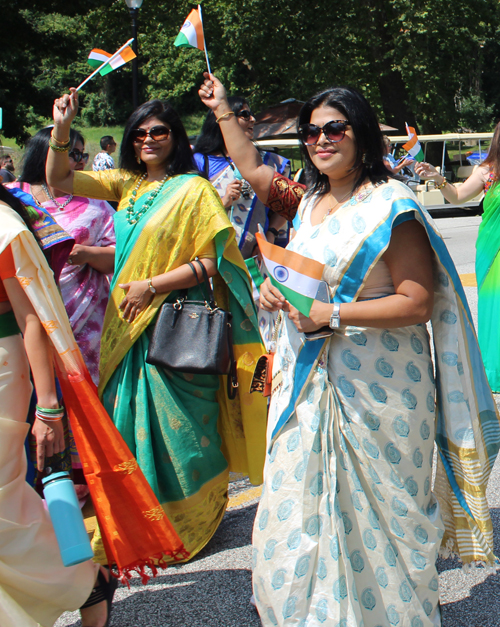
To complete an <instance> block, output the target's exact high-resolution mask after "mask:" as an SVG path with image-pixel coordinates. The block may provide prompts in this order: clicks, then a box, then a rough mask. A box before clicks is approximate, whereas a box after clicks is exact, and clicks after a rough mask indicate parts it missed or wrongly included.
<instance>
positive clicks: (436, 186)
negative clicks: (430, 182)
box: [434, 177, 448, 189]
mask: <svg viewBox="0 0 500 627" xmlns="http://www.w3.org/2000/svg"><path fill="white" fill-rule="evenodd" d="M434 183H435V181H434ZM446 183H448V181H447V180H446V179H445V178H444V177H443V182H442V183H441V185H435V189H443V187H445V186H446Z"/></svg>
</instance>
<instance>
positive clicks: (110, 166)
mask: <svg viewBox="0 0 500 627" xmlns="http://www.w3.org/2000/svg"><path fill="white" fill-rule="evenodd" d="M100 143H101V152H98V153H97V154H96V156H95V157H94V162H93V163H92V170H94V172H97V171H98V170H114V168H115V162H114V160H113V157H112V156H111V154H112V153H113V152H114V151H115V150H116V142H115V140H114V139H113V138H112V137H111V135H104V137H101V142H100Z"/></svg>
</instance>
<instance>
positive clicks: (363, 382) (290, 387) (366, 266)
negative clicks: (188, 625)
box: [200, 76, 500, 627]
mask: <svg viewBox="0 0 500 627" xmlns="http://www.w3.org/2000/svg"><path fill="white" fill-rule="evenodd" d="M210 78H211V80H210V81H208V80H207V81H206V82H205V86H204V87H202V89H201V90H200V95H201V96H202V99H203V100H204V102H205V103H206V104H207V105H209V106H211V107H212V108H213V110H214V111H215V113H216V115H217V116H218V117H219V116H221V115H223V113H224V111H225V105H224V97H223V96H224V94H223V92H222V91H221V86H220V83H218V81H216V79H214V77H212V76H211V77H210ZM227 126H229V122H228V124H227ZM233 126H234V125H233ZM221 128H222V130H223V132H225V130H226V125H225V124H223V125H221ZM230 130H231V133H232V132H233V129H230ZM299 136H300V138H301V140H302V143H303V145H304V152H305V158H306V163H307V173H308V191H307V192H306V194H305V196H304V198H303V200H302V202H301V204H300V206H299V210H298V213H297V216H296V218H295V222H294V227H295V230H296V235H295V237H294V239H293V240H292V241H291V242H290V244H289V246H288V248H289V249H291V250H294V251H296V252H298V253H300V254H301V255H304V256H306V257H310V258H313V259H315V260H317V261H320V262H321V263H324V264H325V270H324V274H323V279H324V280H325V281H326V283H327V284H328V289H329V295H330V301H331V302H330V303H323V302H320V301H318V300H316V301H314V304H313V306H312V309H311V312H310V317H309V318H306V317H305V316H303V315H302V314H300V313H299V312H298V311H297V310H296V309H294V308H293V307H292V306H291V305H290V304H289V303H287V302H286V301H285V299H284V298H283V296H282V295H281V294H280V293H279V291H278V290H276V288H274V287H272V286H271V284H270V283H269V282H268V281H266V282H265V283H264V285H263V287H262V288H261V306H262V307H263V308H264V309H265V310H267V311H276V310H278V309H281V310H282V311H283V313H284V315H283V316H282V323H281V325H280V327H279V329H278V339H277V352H276V356H275V359H274V367H273V383H274V384H276V385H277V387H276V389H275V390H274V392H273V395H272V400H271V405H270V413H269V426H268V456H267V460H266V466H265V475H264V476H265V483H264V490H263V495H262V498H261V501H260V504H259V509H258V512H257V516H256V521H255V527H254V555H253V559H254V570H253V578H254V594H255V598H256V603H257V608H258V610H259V614H260V616H261V619H262V623H263V625H265V626H266V627H267V626H275V625H279V626H280V627H282V626H287V627H288V626H290V627H291V626H292V625H293V626H296V627H317V626H320V625H328V626H332V627H362V626H364V627H390V626H398V627H431V626H439V625H440V624H441V618H440V611H439V592H438V573H437V570H436V566H435V562H436V558H437V556H438V552H439V549H440V548H441V549H442V550H444V551H445V552H447V553H448V554H449V553H450V552H451V553H455V554H457V555H459V556H460V558H461V559H462V561H463V562H464V563H478V562H479V563H484V564H491V565H492V564H493V563H494V561H495V556H494V554H493V538H492V525H491V519H490V516H489V510H488V505H487V501H486V496H485V491H486V484H487V479H488V476H489V472H490V470H491V467H492V465H493V463H494V460H495V457H496V454H497V452H498V448H499V443H500V430H499V421H498V415H497V412H496V407H495V404H494V401H493V398H492V395H491V392H490V390H489V387H488V384H487V381H486V377H485V373H484V368H483V366H482V362H481V356H480V353H479V350H478V347H477V340H476V336H475V333H474V329H473V324H472V320H471V315H470V311H469V308H468V305H467V302H466V299H465V296H464V292H463V290H462V288H461V285H460V281H459V278H458V276H457V273H456V270H455V267H454V265H453V262H452V261H451V259H450V256H449V254H448V251H447V249H446V247H445V245H444V243H443V241H442V239H441V238H440V236H439V233H438V231H437V229H436V227H435V226H434V224H433V222H432V220H431V218H430V217H429V215H428V214H427V213H426V212H425V211H424V210H423V209H422V208H421V207H420V206H419V205H418V203H417V201H416V198H415V196H414V195H413V193H412V192H411V190H410V189H409V188H408V187H407V186H406V185H404V184H402V183H401V182H399V181H397V180H395V179H394V178H392V175H391V173H390V172H388V170H387V169H386V168H385V166H384V164H383V144H382V136H381V133H380V130H379V127H378V123H377V119H376V116H375V114H374V113H373V111H372V109H371V108H370V106H369V105H368V103H367V102H366V100H365V99H364V98H363V96H361V95H360V94H359V93H358V92H356V91H355V90H352V89H349V88H335V89H331V90H328V91H325V92H323V93H321V94H319V95H318V96H316V97H314V98H312V99H311V100H310V101H308V102H307V103H306V104H305V105H304V107H303V109H302V111H301V114H300V118H299ZM242 146H243V140H241V142H240V147H242ZM228 150H229V152H230V154H231V156H232V158H233V160H234V161H235V163H236V164H237V166H238V168H239V169H240V171H241V172H242V173H243V172H244V176H245V178H246V179H247V180H249V181H250V182H251V184H252V186H254V189H255V188H256V187H255V185H256V186H257V188H259V183H258V181H256V180H255V178H257V177H260V179H261V185H260V189H261V195H263V196H265V194H266V184H265V182H264V178H265V177H266V176H267V186H268V187H267V189H268V191H269V189H270V190H271V193H272V182H271V174H270V173H267V174H265V173H264V174H263V172H264V170H263V169H262V167H263V166H262V165H259V164H258V163H257V161H256V158H254V162H253V163H254V165H252V163H251V161H250V160H249V158H248V156H247V157H245V158H242V159H241V162H240V160H239V159H238V151H239V146H238V145H236V144H233V145H228ZM240 152H241V155H243V150H241V151H240ZM245 159H246V161H245ZM250 170H252V171H250ZM254 184H255V185H254ZM269 186H271V187H270V188H269ZM264 200H265V199H264ZM428 321H430V322H431V328H432V342H433V347H434V351H433V352H434V356H435V358H434V360H433V358H432V351H431V340H430V337H429V333H428V328H427V326H426V323H427V322H428ZM322 327H327V328H328V327H330V328H331V329H332V330H333V331H334V333H333V335H331V336H330V337H327V338H326V339H325V338H323V339H316V340H307V339H306V336H305V335H304V334H305V333H309V334H314V333H317V332H318V330H319V329H321V328H322ZM309 337H310V336H309ZM434 442H436V444H437V458H436V459H435V461H434V463H435V464H436V467H435V470H436V479H435V482H434V485H432V476H433V452H434Z"/></svg>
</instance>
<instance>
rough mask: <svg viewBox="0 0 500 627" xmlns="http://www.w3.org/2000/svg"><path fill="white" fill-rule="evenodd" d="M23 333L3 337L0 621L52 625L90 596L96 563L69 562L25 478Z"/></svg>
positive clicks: (27, 390)
mask: <svg viewBox="0 0 500 627" xmlns="http://www.w3.org/2000/svg"><path fill="white" fill-rule="evenodd" d="M31 390H32V388H31V383H30V371H29V364H28V360H27V358H26V353H25V351H24V344H23V340H22V337H21V335H12V336H9V337H5V338H0V625H1V626H2V627H21V626H22V627H36V626H37V625H41V626H42V627H52V625H53V624H54V622H55V621H56V620H57V618H58V617H59V616H60V615H61V614H62V613H63V612H64V611H66V610H76V609H77V608H79V607H80V606H81V605H83V603H84V602H85V600H86V599H87V598H88V596H89V594H90V592H91V590H92V586H93V584H94V581H95V571H96V568H97V566H96V565H95V564H93V563H92V562H90V561H89V562H85V563H84V564H79V565H78V566H71V567H69V568H65V567H64V565H63V563H62V561H61V555H60V552H59V547H58V545H57V540H56V536H55V533H54V528H53V526H52V523H51V521H50V517H49V514H48V512H47V510H46V509H45V507H44V504H43V501H42V499H41V498H40V497H39V496H38V494H37V493H36V492H35V491H34V490H33V489H32V488H31V487H30V486H29V485H28V484H27V483H26V480H25V477H26V453H25V450H24V440H25V438H26V433H27V432H28V427H29V425H28V424H27V422H26V416H27V414H28V407H29V402H30V398H31Z"/></svg>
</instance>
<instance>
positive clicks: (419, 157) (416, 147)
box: [403, 124, 424, 161]
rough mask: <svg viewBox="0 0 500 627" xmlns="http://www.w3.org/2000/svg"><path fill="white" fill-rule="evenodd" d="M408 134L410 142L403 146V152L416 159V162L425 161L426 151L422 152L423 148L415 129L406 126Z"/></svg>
mask: <svg viewBox="0 0 500 627" xmlns="http://www.w3.org/2000/svg"><path fill="white" fill-rule="evenodd" d="M406 132H407V134H408V140H409V141H407V142H406V144H403V150H406V152H407V153H408V154H409V155H410V156H411V157H413V158H414V159H415V161H423V160H424V151H423V150H422V146H421V145H420V142H419V141H418V137H417V134H416V133H415V129H414V128H413V126H408V124H406Z"/></svg>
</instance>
